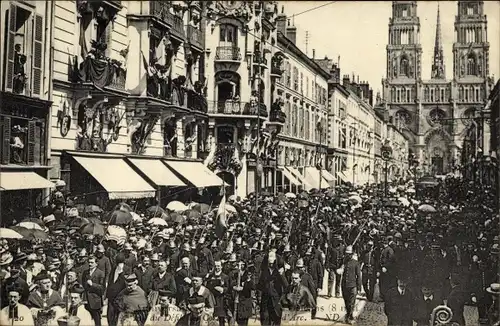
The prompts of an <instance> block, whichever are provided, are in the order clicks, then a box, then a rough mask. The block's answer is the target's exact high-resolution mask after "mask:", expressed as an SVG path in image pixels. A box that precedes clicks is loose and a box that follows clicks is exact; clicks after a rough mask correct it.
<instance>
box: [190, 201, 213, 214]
mask: <svg viewBox="0 0 500 326" xmlns="http://www.w3.org/2000/svg"><path fill="white" fill-rule="evenodd" d="M193 209H195V210H197V211H198V212H200V213H202V214H205V213H208V212H209V211H210V205H207V204H204V203H201V204H196V205H195V206H194V207H193Z"/></svg>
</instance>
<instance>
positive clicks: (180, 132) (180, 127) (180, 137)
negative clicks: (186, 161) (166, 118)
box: [176, 118, 185, 157]
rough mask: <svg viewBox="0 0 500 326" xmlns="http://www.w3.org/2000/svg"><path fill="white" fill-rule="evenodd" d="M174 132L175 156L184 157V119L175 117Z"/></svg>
mask: <svg viewBox="0 0 500 326" xmlns="http://www.w3.org/2000/svg"><path fill="white" fill-rule="evenodd" d="M176 133H177V157H184V144H185V139H184V121H183V120H182V118H181V119H177V121H176Z"/></svg>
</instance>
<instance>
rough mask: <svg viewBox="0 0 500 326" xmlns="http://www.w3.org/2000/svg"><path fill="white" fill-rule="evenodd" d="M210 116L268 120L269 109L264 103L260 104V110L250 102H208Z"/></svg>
mask: <svg viewBox="0 0 500 326" xmlns="http://www.w3.org/2000/svg"><path fill="white" fill-rule="evenodd" d="M208 113H209V114H223V115H230V116H237V115H244V116H255V117H258V116H260V117H262V118H267V116H268V113H267V107H266V105H265V104H264V103H260V110H257V108H256V107H252V106H251V105H250V103H249V102H240V101H233V100H226V101H210V102H208Z"/></svg>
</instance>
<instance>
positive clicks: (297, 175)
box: [287, 166, 314, 189]
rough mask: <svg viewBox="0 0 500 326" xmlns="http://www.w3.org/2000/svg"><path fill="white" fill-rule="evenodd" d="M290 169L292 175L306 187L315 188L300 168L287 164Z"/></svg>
mask: <svg viewBox="0 0 500 326" xmlns="http://www.w3.org/2000/svg"><path fill="white" fill-rule="evenodd" d="M287 169H288V171H290V172H292V175H293V176H294V177H295V178H296V179H297V180H299V181H300V184H302V185H303V186H304V189H312V188H314V186H313V185H311V184H310V182H309V181H308V180H307V179H306V178H305V177H304V176H303V175H302V174H301V173H300V171H299V170H297V169H296V168H294V167H291V166H287Z"/></svg>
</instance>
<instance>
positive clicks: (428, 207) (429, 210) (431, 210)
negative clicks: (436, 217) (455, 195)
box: [418, 204, 436, 213]
mask: <svg viewBox="0 0 500 326" xmlns="http://www.w3.org/2000/svg"><path fill="white" fill-rule="evenodd" d="M418 210H419V211H420V212H422V213H435V212H436V209H435V208H434V207H433V206H431V205H429V204H423V205H420V206H418Z"/></svg>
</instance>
